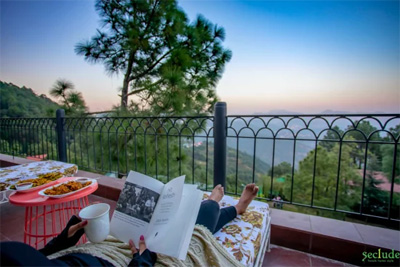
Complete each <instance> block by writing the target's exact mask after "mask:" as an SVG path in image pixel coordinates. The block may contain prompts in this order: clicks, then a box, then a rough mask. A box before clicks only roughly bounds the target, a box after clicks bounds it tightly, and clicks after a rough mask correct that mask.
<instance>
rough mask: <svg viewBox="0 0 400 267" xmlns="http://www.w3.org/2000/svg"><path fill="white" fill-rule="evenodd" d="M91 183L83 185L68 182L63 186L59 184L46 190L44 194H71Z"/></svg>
mask: <svg viewBox="0 0 400 267" xmlns="http://www.w3.org/2000/svg"><path fill="white" fill-rule="evenodd" d="M91 183H92V182H91V181H89V182H86V183H84V184H82V183H79V182H76V181H69V182H67V183H65V184H61V185H58V186H53V187H52V188H49V189H46V190H45V191H44V193H45V194H46V195H52V196H54V195H63V194H67V193H71V192H73V191H76V190H79V189H81V188H84V187H86V186H89V185H90V184H91Z"/></svg>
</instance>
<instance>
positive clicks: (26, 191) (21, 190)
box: [7, 177, 62, 193]
mask: <svg viewBox="0 0 400 267" xmlns="http://www.w3.org/2000/svg"><path fill="white" fill-rule="evenodd" d="M60 178H62V177H60ZM60 178H58V179H60ZM58 179H57V180H58ZM57 180H55V181H51V182H49V183H46V184H42V185H39V186H36V187H31V188H28V189H12V188H11V186H13V185H10V186H9V187H7V189H8V190H11V191H17V192H18V193H29V192H32V191H37V190H39V189H41V188H45V187H49V186H50V185H53V184H56V183H57ZM14 187H15V184H14Z"/></svg>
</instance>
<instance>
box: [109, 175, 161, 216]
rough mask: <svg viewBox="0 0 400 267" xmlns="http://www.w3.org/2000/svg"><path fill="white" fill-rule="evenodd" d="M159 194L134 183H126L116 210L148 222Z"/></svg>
mask: <svg viewBox="0 0 400 267" xmlns="http://www.w3.org/2000/svg"><path fill="white" fill-rule="evenodd" d="M159 197H160V194H158V193H157V192H154V191H152V190H150V189H148V188H145V187H142V186H139V185H137V184H134V183H130V182H126V183H125V186H124V188H123V189H122V191H121V194H120V197H119V199H118V202H117V207H116V210H117V211H119V212H122V213H125V214H126V215H129V216H131V217H134V218H137V219H139V220H142V221H145V222H147V223H148V222H150V220H151V217H152V216H153V212H154V209H155V207H156V205H157V201H158V199H159Z"/></svg>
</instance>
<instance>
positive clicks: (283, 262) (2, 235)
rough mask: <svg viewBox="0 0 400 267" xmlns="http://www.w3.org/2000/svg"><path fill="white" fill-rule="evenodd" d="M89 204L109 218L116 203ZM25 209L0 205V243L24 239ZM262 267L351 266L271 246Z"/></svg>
mask: <svg viewBox="0 0 400 267" xmlns="http://www.w3.org/2000/svg"><path fill="white" fill-rule="evenodd" d="M89 201H90V203H95V202H104V203H108V204H110V206H111V210H110V216H111V215H112V213H113V212H114V209H115V206H116V202H115V201H112V200H109V199H106V198H103V197H99V196H95V195H90V196H89ZM24 216H25V208H24V207H18V206H14V205H12V204H10V203H4V204H0V241H20V242H23V238H24V230H23V229H24ZM263 266H352V265H350V264H347V263H342V262H339V261H334V260H331V259H327V258H323V257H318V256H315V255H312V254H308V253H304V252H300V251H296V250H292V249H287V248H284V247H280V246H275V245H271V251H270V252H267V253H266V255H265V257H264V262H263Z"/></svg>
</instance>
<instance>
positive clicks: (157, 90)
mask: <svg viewBox="0 0 400 267" xmlns="http://www.w3.org/2000/svg"><path fill="white" fill-rule="evenodd" d="M96 10H97V11H98V12H99V14H100V16H101V17H102V21H103V28H102V30H97V34H96V35H95V36H94V37H92V39H91V40H90V41H87V42H84V43H79V44H77V45H76V48H75V51H76V53H77V54H78V55H83V56H84V57H85V60H87V61H88V62H91V63H99V62H100V63H103V64H104V65H105V67H106V70H107V71H108V72H109V73H111V74H123V76H124V80H123V84H122V89H121V106H122V107H123V108H127V107H128V97H129V96H135V97H136V99H139V103H138V102H132V104H133V105H134V106H136V107H137V106H139V104H141V105H142V106H144V107H145V108H147V109H148V108H151V107H152V108H154V111H155V112H156V113H161V112H163V113H171V112H175V113H185V112H188V111H193V109H201V110H205V111H206V110H207V109H208V108H210V107H211V106H212V105H213V104H214V102H216V99H217V98H216V94H215V91H214V90H215V86H216V83H217V82H218V80H219V78H220V77H221V75H222V72H223V69H224V65H225V63H226V62H228V61H229V60H230V58H231V51H229V50H227V49H224V48H223V46H222V42H223V40H224V38H225V33H224V30H223V28H221V27H218V26H217V25H213V24H212V23H210V22H208V21H207V20H206V19H204V18H203V17H201V16H199V17H198V18H197V19H196V21H195V22H194V23H192V24H190V23H189V22H188V19H187V17H186V15H185V13H184V12H183V11H182V10H181V9H180V8H178V6H177V3H176V1H169V0H168V1H161V0H148V1H132V0H98V1H97V3H96ZM129 87H130V89H129ZM194 103H200V104H199V105H194Z"/></svg>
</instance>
